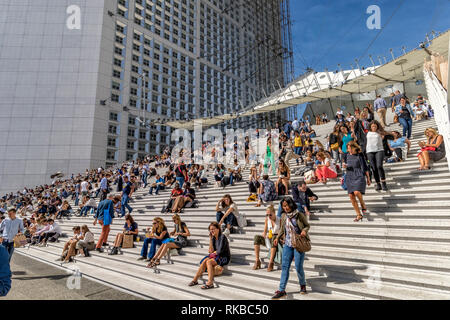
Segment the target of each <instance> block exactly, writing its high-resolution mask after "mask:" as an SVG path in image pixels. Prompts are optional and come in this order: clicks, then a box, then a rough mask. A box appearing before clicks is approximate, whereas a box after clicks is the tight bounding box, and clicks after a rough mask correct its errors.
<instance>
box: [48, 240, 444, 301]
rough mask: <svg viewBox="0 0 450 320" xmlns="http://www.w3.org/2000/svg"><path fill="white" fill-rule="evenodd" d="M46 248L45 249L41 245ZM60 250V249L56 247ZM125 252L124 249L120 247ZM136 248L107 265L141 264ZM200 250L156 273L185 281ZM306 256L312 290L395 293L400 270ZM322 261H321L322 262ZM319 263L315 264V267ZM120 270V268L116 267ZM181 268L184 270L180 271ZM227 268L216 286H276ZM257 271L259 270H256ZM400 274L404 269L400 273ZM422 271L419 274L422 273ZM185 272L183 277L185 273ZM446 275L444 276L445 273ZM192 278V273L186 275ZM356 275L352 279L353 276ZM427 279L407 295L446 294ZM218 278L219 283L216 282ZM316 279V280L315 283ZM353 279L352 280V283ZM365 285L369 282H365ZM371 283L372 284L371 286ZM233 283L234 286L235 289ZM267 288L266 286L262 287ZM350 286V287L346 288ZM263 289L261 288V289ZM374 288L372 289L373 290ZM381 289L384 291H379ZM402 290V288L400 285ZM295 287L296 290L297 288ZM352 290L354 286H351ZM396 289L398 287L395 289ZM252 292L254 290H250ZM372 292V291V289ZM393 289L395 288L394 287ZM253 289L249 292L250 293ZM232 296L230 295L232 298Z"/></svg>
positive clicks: (384, 295)
mask: <svg viewBox="0 0 450 320" xmlns="http://www.w3.org/2000/svg"><path fill="white" fill-rule="evenodd" d="M45 249H47V248H45ZM60 249H61V248H60ZM130 250H133V251H134V253H133V252H130ZM124 251H125V250H124ZM136 251H137V250H136V249H127V251H126V252H125V254H124V255H123V256H116V257H112V258H111V257H108V258H107V259H108V265H109V266H111V264H110V263H109V262H110V261H111V260H113V261H114V263H115V262H117V263H126V264H127V267H126V270H130V268H129V267H128V265H129V264H131V265H136V266H141V264H140V263H139V262H137V261H135V260H134V259H133V258H131V257H128V256H129V255H131V256H133V255H134V256H135V257H136V256H137V255H138V253H136ZM202 254H204V253H203V252H202V253H199V254H191V253H190V252H187V254H186V255H185V256H175V257H173V260H174V261H175V264H176V266H177V267H176V270H174V268H173V266H172V265H170V264H165V263H164V262H162V264H161V266H160V267H159V268H160V269H161V271H162V273H161V274H159V275H158V276H161V275H162V274H166V273H169V274H170V275H174V273H177V276H183V277H185V278H187V281H189V274H191V275H192V274H194V273H195V271H196V268H197V261H198V259H200V258H201V257H202ZM94 256H101V257H103V256H104V254H103V255H99V254H94ZM85 260H88V259H85V258H80V259H78V261H79V262H81V261H83V262H84V261H85ZM309 261H310V258H309V257H308V258H307V260H306V261H305V271H306V272H307V279H308V284H309V285H310V286H311V287H312V289H313V293H315V292H316V291H317V292H323V291H324V289H325V288H324V286H323V285H324V282H323V281H326V283H328V286H326V288H328V290H330V289H334V290H339V286H338V285H335V287H334V288H333V286H331V287H330V286H329V284H330V282H332V281H334V282H335V283H336V284H342V283H346V288H345V290H346V292H347V293H349V290H350V292H351V287H354V286H356V287H357V288H358V289H357V290H358V291H359V290H366V291H367V294H369V295H370V294H371V295H373V294H374V293H375V292H377V290H378V293H375V294H378V295H379V297H378V298H383V299H395V298H396V297H395V295H393V292H392V291H393V290H391V287H392V286H393V285H391V284H389V281H390V280H389V276H390V275H391V274H392V273H393V272H394V273H395V272H397V273H398V274H400V273H401V272H399V271H396V270H394V271H392V270H391V269H392V268H391V269H383V270H380V276H381V278H380V281H381V283H375V284H374V283H371V281H370V279H369V277H370V276H371V275H372V273H373V272H374V271H377V270H378V269H374V267H373V266H361V265H360V266H354V265H347V266H346V268H342V265H339V266H338V265H335V266H333V265H319V264H318V263H317V262H316V263H315V265H316V267H315V268H314V269H311V268H309V267H308V264H309ZM322 262H323V261H322ZM318 265H319V267H317V266H318ZM120 269H123V268H120ZM183 269H184V270H183ZM229 269H230V270H231V273H232V275H233V276H232V279H231V277H229V279H230V281H227V280H228V277H227V276H222V277H219V278H217V282H218V284H219V287H223V286H224V285H225V284H226V285H229V286H233V287H234V288H235V290H236V289H238V288H239V287H240V286H241V284H242V283H243V282H241V281H240V280H242V281H245V283H246V285H247V284H248V285H249V286H250V284H251V286H250V287H251V288H258V286H259V287H260V288H258V289H259V290H263V292H269V293H270V292H271V291H270V290H271V289H272V290H273V288H276V287H277V284H278V281H279V272H273V273H271V274H267V273H266V275H264V274H263V276H265V278H266V279H265V281H264V283H265V284H266V286H263V287H261V281H260V276H259V275H258V276H257V280H256V281H259V285H258V283H255V282H254V281H255V280H253V281H252V276H255V275H254V273H255V271H253V270H250V267H249V266H243V265H234V264H232V265H230V267H229ZM256 272H258V273H261V270H259V271H256ZM241 273H244V275H245V279H244V278H242V279H240V274H241ZM276 273H278V275H277V274H276ZM403 274H404V272H403ZM422 274H423V273H422ZM186 275H187V276H186ZM323 275H326V277H324V276H323ZM446 276H447V277H448V275H446ZM190 277H192V276H190ZM355 278H356V279H355ZM416 278H417V275H415V276H411V274H408V275H407V276H406V277H405V280H404V283H400V286H404V287H408V288H409V289H410V290H413V291H414V289H413V288H412V287H411V286H408V283H410V282H408V279H416ZM418 278H419V279H421V278H420V277H418ZM427 279H433V281H434V282H433V283H431V284H430V285H429V289H423V288H422V289H421V290H417V289H415V290H416V291H420V292H422V293H420V292H410V295H411V297H412V298H414V297H415V298H417V295H418V294H419V295H420V294H422V296H424V297H428V299H430V296H435V297H442V296H443V295H445V294H447V292H446V290H442V288H445V286H442V283H443V282H442V281H446V280H445V279H443V278H442V276H440V275H436V274H433V275H429V276H428V277H427ZM267 280H272V282H273V283H272V284H270V285H269V283H268V281H267ZM219 281H220V282H219ZM317 282H318V283H317ZM353 282H355V283H353ZM289 283H290V284H292V285H294V286H295V285H297V286H298V284H297V283H296V279H291V281H289ZM368 284H369V285H368ZM363 285H364V286H365V287H366V289H365V288H362V286H363ZM374 285H375V287H374ZM236 286H237V288H236ZM398 286H399V284H397V283H396V284H395V287H398ZM266 287H267V289H266ZM349 287H350V288H349ZM263 288H264V289H263ZM374 289H375V290H374ZM382 289H384V290H382ZM403 289H405V288H403ZM259 290H256V292H258V291H259ZM297 290H298V289H297ZM353 290H356V289H353ZM397 290H399V289H397ZM252 291H255V290H252ZM374 291H375V292H374ZM394 291H395V290H394ZM254 293H255V292H253V294H254ZM402 294H403V295H404V294H405V293H404V292H403V293H402ZM233 299H234V298H233Z"/></svg>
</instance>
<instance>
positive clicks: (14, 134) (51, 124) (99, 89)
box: [0, 0, 293, 193]
mask: <svg viewBox="0 0 450 320" xmlns="http://www.w3.org/2000/svg"><path fill="white" fill-rule="evenodd" d="M0 29H1V30H3V31H2V33H1V34H0V47H1V51H0V181H2V183H1V184H0V193H4V192H8V191H16V190H18V189H20V188H22V187H23V186H35V185H40V184H43V183H48V182H49V181H50V180H49V176H50V175H51V174H52V173H54V172H57V171H62V172H63V173H65V174H67V175H70V174H72V173H79V172H83V171H84V170H85V169H86V168H95V167H99V166H103V167H105V166H111V165H114V164H116V163H119V162H122V161H124V160H131V159H137V158H139V157H144V156H145V155H147V154H158V153H160V152H162V150H164V148H165V147H166V146H168V145H170V144H171V141H170V134H171V128H170V127H167V126H164V125H160V124H159V123H161V121H159V122H155V121H154V120H156V119H158V118H159V119H192V118H198V117H208V116H214V115H219V114H224V113H230V112H237V111H239V110H242V109H243V108H245V107H248V106H249V105H251V104H252V103H253V102H254V101H258V100H259V99H261V98H263V97H264V96H265V95H269V94H270V93H271V92H273V91H274V90H277V89H279V88H280V86H283V85H284V84H285V83H286V82H287V81H289V80H291V77H292V70H293V67H292V52H291V49H290V48H291V46H292V45H291V43H290V21H289V1H288V0H252V1H249V0H165V1H159V0H154V1H153V0H152V1H150V0H4V1H2V2H1V3H0ZM283 118H284V112H282V111H278V112H274V113H273V114H271V115H270V116H268V115H265V116H262V117H261V116H260V117H257V116H254V117H251V118H246V119H237V120H234V121H233V122H231V123H228V124H225V125H227V126H229V127H234V128H237V127H241V128H246V127H249V126H258V127H265V126H266V125H268V124H269V125H270V124H271V123H272V122H273V121H275V120H276V119H278V120H281V119H283Z"/></svg>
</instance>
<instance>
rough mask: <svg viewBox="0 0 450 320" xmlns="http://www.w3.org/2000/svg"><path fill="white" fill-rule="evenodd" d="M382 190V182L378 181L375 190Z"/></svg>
mask: <svg viewBox="0 0 450 320" xmlns="http://www.w3.org/2000/svg"><path fill="white" fill-rule="evenodd" d="M380 190H381V183H379V182H378V183H377V186H376V187H375V191H380Z"/></svg>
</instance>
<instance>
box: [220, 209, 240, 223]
mask: <svg viewBox="0 0 450 320" xmlns="http://www.w3.org/2000/svg"><path fill="white" fill-rule="evenodd" d="M224 215H225V214H224V213H223V212H222V211H217V213H216V220H217V222H220V220H222V218H223V216H224ZM223 222H224V223H225V224H226V225H227V226H237V225H238V223H237V220H236V217H235V216H234V214H233V213H230V214H229V215H228V216H227V217H226V218H225V220H224V221H223Z"/></svg>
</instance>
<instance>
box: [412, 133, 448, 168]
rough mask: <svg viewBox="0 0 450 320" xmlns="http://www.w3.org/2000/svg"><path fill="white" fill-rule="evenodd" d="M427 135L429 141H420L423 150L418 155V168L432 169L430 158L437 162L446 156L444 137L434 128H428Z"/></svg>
mask: <svg viewBox="0 0 450 320" xmlns="http://www.w3.org/2000/svg"><path fill="white" fill-rule="evenodd" d="M425 136H426V137H427V138H428V139H427V142H425V141H420V142H419V146H420V147H421V148H422V151H421V152H420V153H419V155H418V158H419V162H420V167H419V168H418V170H430V169H431V167H430V160H432V161H434V162H437V161H439V160H442V159H443V158H445V144H444V137H443V136H442V135H440V134H439V133H438V132H437V131H436V130H435V129H433V128H427V129H426V130H425Z"/></svg>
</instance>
